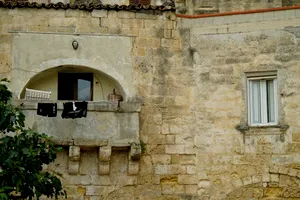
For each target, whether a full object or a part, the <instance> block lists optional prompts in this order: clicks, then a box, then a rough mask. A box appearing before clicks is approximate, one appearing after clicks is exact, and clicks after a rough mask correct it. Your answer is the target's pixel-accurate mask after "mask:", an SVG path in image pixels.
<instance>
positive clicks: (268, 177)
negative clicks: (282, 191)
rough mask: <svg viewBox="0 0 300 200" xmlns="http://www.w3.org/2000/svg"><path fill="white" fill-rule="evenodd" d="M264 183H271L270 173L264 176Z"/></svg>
mask: <svg viewBox="0 0 300 200" xmlns="http://www.w3.org/2000/svg"><path fill="white" fill-rule="evenodd" d="M262 182H270V174H269V173H263V174H262Z"/></svg>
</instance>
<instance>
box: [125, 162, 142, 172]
mask: <svg viewBox="0 0 300 200" xmlns="http://www.w3.org/2000/svg"><path fill="white" fill-rule="evenodd" d="M127 170H128V174H129V175H137V174H138V172H139V162H138V161H131V160H129V161H128V169H127Z"/></svg>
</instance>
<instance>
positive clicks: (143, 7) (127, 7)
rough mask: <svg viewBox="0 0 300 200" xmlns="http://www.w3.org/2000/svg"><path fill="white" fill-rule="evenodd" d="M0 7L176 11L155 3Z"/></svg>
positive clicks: (14, 5)
mask: <svg viewBox="0 0 300 200" xmlns="http://www.w3.org/2000/svg"><path fill="white" fill-rule="evenodd" d="M0 8H9V9H13V8H46V9H51V8H54V9H65V10H66V9H79V10H87V11H93V10H95V9H97V10H116V11H118V10H125V11H126V10H128V11H134V10H137V11H138V10H159V11H175V7H171V6H153V5H108V4H97V5H94V4H92V3H91V4H89V5H86V4H81V5H75V4H64V3H61V2H59V3H55V4H54V3H49V4H44V3H41V4H39V3H36V2H33V3H29V2H22V1H17V2H12V1H10V2H3V1H0Z"/></svg>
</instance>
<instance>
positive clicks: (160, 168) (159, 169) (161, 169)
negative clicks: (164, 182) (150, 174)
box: [154, 165, 170, 175]
mask: <svg viewBox="0 0 300 200" xmlns="http://www.w3.org/2000/svg"><path fill="white" fill-rule="evenodd" d="M154 169H155V171H154V172H155V174H157V175H163V174H170V169H169V166H168V165H156V166H155V167H154Z"/></svg>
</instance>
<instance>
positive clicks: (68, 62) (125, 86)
mask: <svg viewBox="0 0 300 200" xmlns="http://www.w3.org/2000/svg"><path fill="white" fill-rule="evenodd" d="M61 66H75V67H79V68H85V69H89V70H92V71H94V72H97V73H100V74H102V75H103V76H105V77H107V78H108V79H110V80H111V81H112V82H113V83H114V84H115V85H116V86H117V89H118V90H119V92H120V93H121V95H122V96H123V99H124V100H127V99H128V98H130V97H133V96H135V91H134V88H133V85H132V81H128V80H126V78H125V77H124V74H122V72H120V71H118V70H116V69H114V67H108V66H99V64H97V63H94V62H93V61H91V60H87V59H77V58H71V59H55V60H48V61H45V62H43V63H41V64H40V66H39V68H36V69H35V71H30V72H26V71H25V72H23V73H22V75H23V77H24V78H23V79H24V80H23V81H22V83H21V85H22V86H21V88H22V89H21V90H20V83H19V85H18V86H14V85H13V86H12V88H13V89H14V88H15V90H14V91H17V96H18V98H20V97H21V95H22V92H23V91H24V90H25V88H26V86H27V85H28V84H29V83H30V82H31V81H32V80H34V79H36V78H37V77H38V76H41V75H44V74H46V73H48V72H50V71H51V70H54V69H57V68H59V67H61ZM14 71H18V69H16V70H14ZM18 73H21V72H18ZM15 78H16V79H17V78H18V77H17V76H15Z"/></svg>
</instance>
